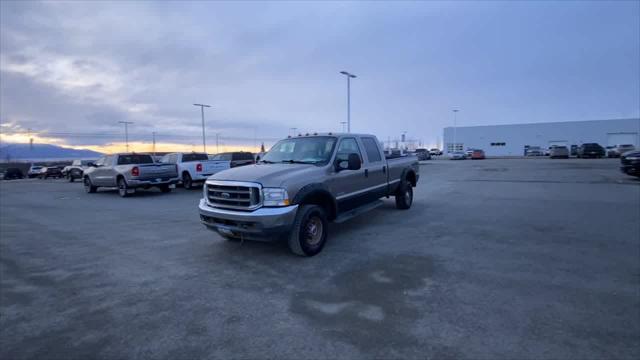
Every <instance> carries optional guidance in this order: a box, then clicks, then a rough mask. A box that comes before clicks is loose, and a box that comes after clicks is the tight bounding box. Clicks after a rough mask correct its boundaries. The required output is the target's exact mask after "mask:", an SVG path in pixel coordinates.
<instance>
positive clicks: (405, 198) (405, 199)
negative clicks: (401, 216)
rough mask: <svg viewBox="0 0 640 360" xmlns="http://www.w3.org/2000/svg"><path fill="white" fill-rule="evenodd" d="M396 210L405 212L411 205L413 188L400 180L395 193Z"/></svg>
mask: <svg viewBox="0 0 640 360" xmlns="http://www.w3.org/2000/svg"><path fill="white" fill-rule="evenodd" d="M395 197H396V208H398V209H400V210H406V209H408V208H410V207H411V204H412V203H413V188H412V187H411V184H410V183H409V182H408V181H407V180H402V182H400V186H398V191H397V192H396V195H395Z"/></svg>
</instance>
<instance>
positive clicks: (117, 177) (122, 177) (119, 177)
mask: <svg viewBox="0 0 640 360" xmlns="http://www.w3.org/2000/svg"><path fill="white" fill-rule="evenodd" d="M120 179H124V182H127V180H126V179H125V178H124V176H123V175H118V176H116V184H118V181H120ZM118 186H119V185H118Z"/></svg>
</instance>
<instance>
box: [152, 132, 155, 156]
mask: <svg viewBox="0 0 640 360" xmlns="http://www.w3.org/2000/svg"><path fill="white" fill-rule="evenodd" d="M151 134H153V156H156V132H155V131H154V132H152V133H151Z"/></svg>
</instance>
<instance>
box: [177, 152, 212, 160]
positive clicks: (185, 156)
mask: <svg viewBox="0 0 640 360" xmlns="http://www.w3.org/2000/svg"><path fill="white" fill-rule="evenodd" d="M205 160H209V156H208V155H207V154H196V153H191V154H182V162H191V161H205Z"/></svg>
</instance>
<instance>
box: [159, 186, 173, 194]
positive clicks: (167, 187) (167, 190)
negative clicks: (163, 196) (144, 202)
mask: <svg viewBox="0 0 640 360" xmlns="http://www.w3.org/2000/svg"><path fill="white" fill-rule="evenodd" d="M160 191H162V192H163V193H168V192H171V188H170V187H169V185H162V186H160Z"/></svg>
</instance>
